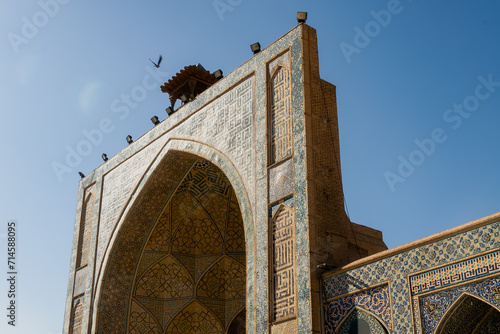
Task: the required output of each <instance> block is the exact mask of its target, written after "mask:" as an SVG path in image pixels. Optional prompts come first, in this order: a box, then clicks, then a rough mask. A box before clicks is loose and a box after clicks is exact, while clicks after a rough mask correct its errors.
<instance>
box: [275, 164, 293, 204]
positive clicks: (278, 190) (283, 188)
mask: <svg viewBox="0 0 500 334" xmlns="http://www.w3.org/2000/svg"><path fill="white" fill-rule="evenodd" d="M291 193H293V160H292V159H288V160H287V161H285V162H283V163H282V164H279V165H277V166H273V167H272V168H270V169H269V203H272V202H275V201H277V200H279V199H281V198H283V197H284V196H286V195H290V194H291Z"/></svg>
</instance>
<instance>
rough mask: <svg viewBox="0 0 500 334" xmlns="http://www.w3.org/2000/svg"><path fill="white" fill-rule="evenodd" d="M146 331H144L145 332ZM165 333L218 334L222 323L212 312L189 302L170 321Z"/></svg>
mask: <svg viewBox="0 0 500 334" xmlns="http://www.w3.org/2000/svg"><path fill="white" fill-rule="evenodd" d="M145 333H146V332H145ZM166 333H169V334H170V333H171V334H198V333H206V334H220V333H223V328H222V325H221V324H220V322H219V321H217V318H216V317H215V316H214V314H213V313H212V312H210V311H209V310H207V309H206V308H205V307H203V306H202V305H201V304H200V303H198V302H196V301H195V302H193V303H191V304H189V306H187V307H186V308H184V309H183V310H182V312H180V313H179V314H178V315H177V316H176V317H175V318H174V319H173V320H172V322H171V323H170V325H169V326H168V329H167V331H166Z"/></svg>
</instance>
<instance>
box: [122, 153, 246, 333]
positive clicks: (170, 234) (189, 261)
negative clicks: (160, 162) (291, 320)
mask: <svg viewBox="0 0 500 334" xmlns="http://www.w3.org/2000/svg"><path fill="white" fill-rule="evenodd" d="M244 257H245V236H244V231H243V220H242V218H241V212H240V209H239V204H238V201H237V199H236V196H235V194H234V191H233V189H232V187H231V183H230V182H229V180H228V179H227V177H226V176H225V175H224V173H223V172H222V171H221V170H220V169H219V168H218V167H217V166H215V165H213V164H211V163H210V162H208V161H205V160H199V161H197V162H196V163H194V164H193V167H192V168H191V170H190V171H189V172H188V173H187V174H186V175H185V177H184V179H183V181H182V182H181V183H180V185H179V187H178V188H177V190H176V192H175V193H174V194H173V196H172V197H171V199H170V200H169V201H168V202H167V203H166V204H165V205H164V208H163V210H162V211H161V214H159V217H158V218H157V220H156V222H155V224H154V227H153V228H152V230H151V232H150V233H149V236H148V238H147V241H146V244H145V246H144V249H143V251H142V254H141V256H140V260H139V265H138V266H137V269H136V274H135V279H134V284H133V290H132V297H131V305H132V306H131V308H130V310H129V315H128V323H129V325H128V328H129V332H137V333H138V332H140V331H141V330H143V331H144V332H143V333H149V332H152V333H155V332H157V331H158V332H159V333H164V332H165V331H166V330H167V329H168V333H223V332H224V331H226V330H227V328H228V326H229V325H230V323H229V322H230V321H231V319H233V318H234V316H235V315H236V314H238V313H239V312H241V311H242V309H244V308H245V292H246V270H245V262H244V260H243V262H241V261H240V259H244Z"/></svg>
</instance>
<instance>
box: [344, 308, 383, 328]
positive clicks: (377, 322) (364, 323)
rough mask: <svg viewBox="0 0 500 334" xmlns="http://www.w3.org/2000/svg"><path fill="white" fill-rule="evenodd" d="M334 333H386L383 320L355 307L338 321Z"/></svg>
mask: <svg viewBox="0 0 500 334" xmlns="http://www.w3.org/2000/svg"><path fill="white" fill-rule="evenodd" d="M335 333H336V334H358V333H359V334H387V333H389V331H388V330H387V328H386V327H385V326H384V323H383V321H382V320H381V319H380V318H378V317H377V316H376V315H374V314H373V313H371V312H368V311H366V310H363V309H360V308H357V307H355V308H354V309H352V311H351V312H350V313H349V314H348V315H347V316H346V317H345V319H344V320H343V321H342V322H341V323H340V325H339V327H338V329H337V330H336V331H335Z"/></svg>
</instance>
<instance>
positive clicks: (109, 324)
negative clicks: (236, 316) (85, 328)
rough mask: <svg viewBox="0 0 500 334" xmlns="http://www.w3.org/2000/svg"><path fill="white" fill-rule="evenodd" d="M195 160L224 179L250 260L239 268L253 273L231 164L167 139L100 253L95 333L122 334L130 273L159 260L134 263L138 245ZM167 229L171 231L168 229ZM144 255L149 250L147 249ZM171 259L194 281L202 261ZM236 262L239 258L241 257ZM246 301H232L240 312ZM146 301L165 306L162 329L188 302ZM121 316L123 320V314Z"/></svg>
mask: <svg viewBox="0 0 500 334" xmlns="http://www.w3.org/2000/svg"><path fill="white" fill-rule="evenodd" d="M200 158H202V159H206V160H207V161H208V162H209V163H211V164H213V165H214V166H217V168H218V169H219V170H220V171H221V172H222V173H223V174H221V175H225V177H226V178H227V179H226V180H227V184H228V186H229V187H231V189H232V194H234V199H236V203H237V204H238V209H239V212H240V213H239V214H240V216H241V219H240V222H241V224H242V225H243V234H242V235H241V237H242V238H243V239H244V241H243V243H242V245H243V247H244V248H243V249H242V250H243V253H242V254H245V253H246V254H249V253H250V254H251V256H247V261H246V263H245V264H246V265H247V272H248V273H249V278H250V279H251V280H255V277H254V270H253V268H254V263H253V259H254V254H255V249H254V245H255V242H254V224H253V218H252V210H251V206H250V201H249V198H248V194H247V191H246V189H245V187H244V183H243V181H242V179H241V177H240V176H239V174H238V172H237V171H236V169H235V168H234V166H233V165H232V163H231V162H230V161H229V160H228V159H227V158H226V157H225V156H224V155H222V154H221V153H220V152H218V151H215V150H214V149H213V148H210V147H207V146H205V145H204V144H201V143H196V142H191V141H188V140H178V139H172V140H170V141H169V142H168V143H167V144H166V145H165V146H164V147H163V148H162V150H161V151H160V152H159V154H158V156H157V158H156V159H155V161H154V162H153V163H152V164H151V166H150V167H149V168H148V170H147V171H146V172H145V174H144V176H143V178H142V179H141V181H140V182H139V184H138V186H137V188H136V190H135V191H134V192H133V194H132V195H131V199H130V201H129V203H128V204H127V206H126V208H125V209H124V211H123V213H122V214H121V216H120V219H119V222H118V224H117V227H116V228H115V230H114V231H113V232H112V234H111V235H112V236H111V240H110V242H109V244H108V248H107V249H106V251H105V256H104V262H103V265H102V269H101V270H102V272H100V273H99V276H98V290H97V296H96V299H95V300H96V301H95V302H94V305H95V307H96V309H98V310H99V312H96V313H95V314H96V318H95V322H94V324H95V325H94V328H95V329H96V333H123V332H124V331H125V328H124V327H123V325H122V324H120V325H117V323H125V324H126V323H127V320H126V319H123V318H124V314H125V315H126V314H129V312H127V311H126V310H127V309H128V310H130V305H131V304H130V303H131V300H130V299H129V300H130V302H127V301H126V300H124V299H125V298H124V297H125V296H126V295H129V294H130V293H132V291H133V289H132V285H133V281H134V280H133V279H132V277H133V276H134V272H135V271H136V270H142V271H143V272H144V271H146V270H148V268H150V267H151V266H152V263H153V262H157V261H158V260H159V259H160V258H161V256H160V255H159V254H157V255H154V256H153V255H151V254H148V256H150V255H151V256H150V258H148V261H149V262H148V263H145V264H142V263H140V262H142V261H140V254H142V251H141V249H142V250H144V249H145V247H144V245H145V244H146V242H148V240H150V239H149V238H148V236H150V235H151V230H152V229H153V228H154V227H155V226H157V225H156V223H155V222H157V221H158V220H159V219H161V217H162V213H164V212H166V211H165V208H167V204H168V202H169V201H170V200H171V199H172V197H173V195H174V194H175V193H176V191H177V190H178V189H179V185H180V182H181V180H184V178H185V176H186V175H187V173H188V172H189V170H191V169H192V168H193V166H195V164H196V162H197V161H199V160H200ZM188 188H189V187H188ZM198 190H199V189H198ZM193 191H194V190H193ZM231 196H233V195H231ZM203 198H205V197H203ZM198 204H199V203H198ZM189 212H190V211H189ZM189 212H186V215H189V214H190V213H189ZM170 215H171V217H170V218H165V219H164V220H165V221H167V222H168V221H169V220H173V218H172V215H173V211H172V210H171V211H170ZM167 224H168V223H167ZM171 224H173V222H172V223H171ZM168 230H169V231H172V229H171V228H170V229H168ZM167 248H168V247H166V248H165V247H164V248H162V249H161V250H160V251H161V252H163V253H161V252H160V253H161V254H163V255H165V254H164V253H165V252H166V249H167ZM149 253H154V252H152V249H150V252H149ZM167 253H168V252H167ZM172 255H173V256H174V257H175V258H176V259H177V260H179V261H181V262H182V263H184V266H185V267H186V269H187V270H188V271H189V273H190V274H191V276H192V277H194V279H195V280H197V278H198V277H200V275H199V274H198V273H197V272H196V270H198V269H197V268H198V267H199V266H198V264H200V265H201V267H200V268H203V265H204V264H203V262H199V261H198V260H196V261H198V262H196V261H195V262H193V261H191V262H189V261H188V262H184V261H186V259H188V258H187V256H189V254H180V253H179V254H173V253H172ZM222 255H223V254H220V255H217V256H222ZM206 256H208V258H207V259H208V260H209V263H212V262H213V261H214V260H216V257H217V256H216V255H211V254H207V255H206ZM205 258H206V257H205ZM205 258H204V259H205ZM239 258H242V259H245V256H243V257H239ZM239 258H238V259H239ZM188 260H189V259H188ZM201 260H203V259H201ZM203 261H204V260H203ZM160 262H161V260H160ZM136 268H137V269H136ZM200 274H201V273H200ZM246 289H248V287H247V288H246ZM246 289H245V290H246ZM128 298H130V297H128ZM247 298H249V299H251V303H252V305H253V300H254V298H255V295H254V294H250V295H248V297H247V296H245V297H243V299H241V300H240V301H239V302H238V309H239V310H241V308H244V306H245V303H246V301H247ZM191 300H192V299H191ZM148 303H149V304H150V305H148V306H147V307H148V309H151V310H155V309H158V310H161V309H167V308H168V312H167V313H168V314H164V313H163V314H157V315H155V316H157V317H158V319H160V320H159V321H160V323H162V327H163V328H164V329H165V328H166V327H165V326H166V325H167V321H169V319H171V316H173V315H174V314H175V313H177V312H178V310H179V307H180V309H182V308H184V307H185V306H186V305H187V304H188V303H189V298H184V299H179V300H178V302H176V303H174V302H171V301H169V300H167V299H165V303H167V304H168V305H166V306H161V305H156V304H155V303H159V302H158V301H148ZM162 303H163V301H162ZM240 304H241V305H240ZM127 305H128V306H127ZM176 310H177V311H176ZM162 312H163V311H162ZM165 312H166V311H165ZM125 318H128V316H126V317H125ZM121 319H123V320H121ZM119 326H122V327H119ZM223 331H225V327H223Z"/></svg>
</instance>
